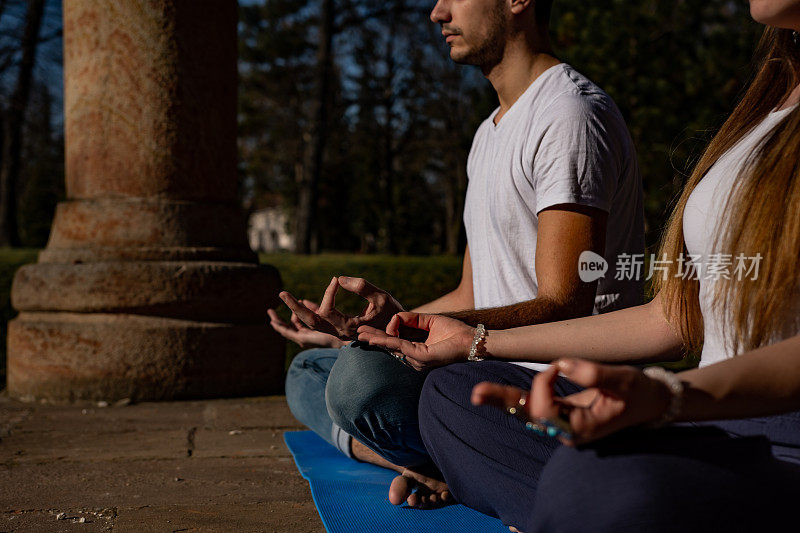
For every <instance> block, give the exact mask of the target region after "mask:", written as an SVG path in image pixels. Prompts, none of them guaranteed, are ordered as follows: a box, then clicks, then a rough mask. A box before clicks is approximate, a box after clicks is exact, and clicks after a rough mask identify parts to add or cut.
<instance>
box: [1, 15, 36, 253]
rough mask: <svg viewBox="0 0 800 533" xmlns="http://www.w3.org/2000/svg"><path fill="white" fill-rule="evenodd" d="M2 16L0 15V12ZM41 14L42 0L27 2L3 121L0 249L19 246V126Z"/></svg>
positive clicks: (20, 124) (29, 80)
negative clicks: (14, 78) (19, 54)
mask: <svg viewBox="0 0 800 533" xmlns="http://www.w3.org/2000/svg"><path fill="white" fill-rule="evenodd" d="M0 14H2V13H0ZM43 15H44V0H30V1H29V2H28V9H27V13H26V16H25V25H24V31H23V34H22V39H21V41H20V48H21V50H22V59H21V60H20V65H19V71H18V73H17V81H16V85H15V88H14V91H13V93H12V94H11V98H10V101H9V106H8V109H7V110H6V112H5V117H4V120H3V126H4V128H3V136H2V141H3V144H2V152H0V154H2V156H1V158H0V246H19V245H20V243H21V241H20V237H19V227H18V223H17V181H18V179H19V172H20V163H21V152H22V146H23V124H24V121H25V112H26V110H27V107H28V100H29V97H30V88H31V80H32V78H33V67H34V62H35V60H36V49H37V47H38V45H39V30H40V28H41V26H42V18H43Z"/></svg>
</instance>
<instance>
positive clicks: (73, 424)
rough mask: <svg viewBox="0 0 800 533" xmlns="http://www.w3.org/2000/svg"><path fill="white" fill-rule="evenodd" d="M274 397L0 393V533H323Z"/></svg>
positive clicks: (292, 425) (286, 418)
mask: <svg viewBox="0 0 800 533" xmlns="http://www.w3.org/2000/svg"><path fill="white" fill-rule="evenodd" d="M293 429H302V426H300V425H299V424H298V422H297V421H296V420H295V419H294V418H293V417H292V415H291V413H290V412H289V410H288V408H287V407H286V401H285V399H284V398H283V397H265V398H248V399H236V400H211V401H193V402H166V403H143V404H139V405H125V406H110V407H99V406H96V405H85V406H50V405H39V404H29V403H20V402H16V401H13V400H10V399H8V398H4V397H1V396H0V531H9V532H10V531H14V532H37V533H39V532H51V531H53V532H56V531H59V532H60V531H65V532H72V531H80V532H86V533H89V532H96V531H115V532H117V531H119V532H128V531H130V532H137V533H138V532H150V531H153V532H162V531H167V532H175V531H181V532H183V531H202V532H207V531H233V532H249V531H253V532H256V531H258V532H262V531H281V532H283V531H287V532H288V531H291V532H306V531H309V532H320V531H324V528H323V527H322V523H321V521H320V519H319V516H318V515H317V512H316V509H315V508H314V504H313V502H312V501H311V493H310V491H309V488H308V484H307V483H306V481H305V480H304V479H303V478H302V477H300V475H299V474H298V473H297V469H296V468H295V465H294V461H293V460H292V457H291V455H290V454H289V450H287V448H286V445H285V444H284V442H283V433H284V431H286V430H293Z"/></svg>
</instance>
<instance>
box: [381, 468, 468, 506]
mask: <svg viewBox="0 0 800 533" xmlns="http://www.w3.org/2000/svg"><path fill="white" fill-rule="evenodd" d="M414 489H416V491H415V490H414ZM389 501H390V502H391V503H392V504H394V505H402V504H403V502H405V503H407V504H408V506H409V507H415V508H418V509H431V508H434V507H444V506H445V505H450V504H452V503H455V502H454V501H453V497H452V495H451V494H450V489H449V488H448V487H447V483H445V482H444V481H442V480H440V479H436V478H435V477H431V476H429V475H424V474H421V473H419V472H415V471H413V470H409V469H408V468H406V469H405V470H403V473H402V475H400V476H397V477H396V478H394V480H393V481H392V484H391V485H390V486H389Z"/></svg>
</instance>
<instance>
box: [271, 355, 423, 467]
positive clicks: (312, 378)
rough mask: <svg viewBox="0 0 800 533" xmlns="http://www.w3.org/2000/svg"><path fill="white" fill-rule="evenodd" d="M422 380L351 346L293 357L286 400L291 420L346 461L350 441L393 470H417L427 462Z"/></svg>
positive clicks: (393, 360) (388, 360)
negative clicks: (421, 424)
mask: <svg viewBox="0 0 800 533" xmlns="http://www.w3.org/2000/svg"><path fill="white" fill-rule="evenodd" d="M425 376H426V373H424V372H418V371H416V370H414V369H412V368H410V367H407V366H406V365H404V364H403V363H401V362H400V361H398V360H397V359H396V358H395V357H394V356H392V355H391V354H389V353H387V352H386V351H384V350H382V349H380V348H376V347H373V346H370V345H369V344H366V343H362V342H359V341H355V342H353V343H351V344H349V345H347V346H344V347H342V348H340V349H314V350H306V351H304V352H302V353H300V354H298V355H297V357H295V359H294V360H293V361H292V364H291V366H290V367H289V372H288V375H287V377H286V401H287V402H288V403H289V408H290V409H291V411H292V413H293V414H294V416H295V418H297V419H298V420H299V421H300V422H302V423H303V424H305V425H306V426H308V427H309V428H310V429H312V430H313V431H314V432H315V433H317V434H318V435H319V436H321V437H322V438H324V439H325V440H327V441H328V442H330V443H331V444H333V445H334V446H336V447H337V448H338V449H339V450H340V451H342V452H343V453H345V454H346V455H348V456H351V454H350V436H352V437H353V438H355V439H357V440H358V441H359V442H361V443H362V444H364V445H365V446H367V447H369V448H370V449H372V450H373V451H375V452H376V453H377V454H378V455H380V456H381V457H383V458H384V459H386V460H387V461H389V462H391V463H393V464H395V465H398V466H405V467H415V466H421V465H424V464H427V463H429V462H430V458H429V456H428V453H427V451H426V450H425V446H424V444H423V443H422V437H421V436H420V434H419V418H418V416H417V407H418V405H419V395H420V392H421V391H422V385H423V383H424V382H425Z"/></svg>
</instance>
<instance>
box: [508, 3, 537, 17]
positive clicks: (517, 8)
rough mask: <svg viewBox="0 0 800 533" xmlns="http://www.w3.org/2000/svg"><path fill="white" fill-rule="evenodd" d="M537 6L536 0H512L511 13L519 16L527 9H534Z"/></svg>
mask: <svg viewBox="0 0 800 533" xmlns="http://www.w3.org/2000/svg"><path fill="white" fill-rule="evenodd" d="M535 4H536V0H511V12H512V13H513V14H514V15H519V14H520V13H522V12H523V11H525V10H526V9H530V8H532V7H533V6H534V5H535Z"/></svg>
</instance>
